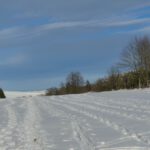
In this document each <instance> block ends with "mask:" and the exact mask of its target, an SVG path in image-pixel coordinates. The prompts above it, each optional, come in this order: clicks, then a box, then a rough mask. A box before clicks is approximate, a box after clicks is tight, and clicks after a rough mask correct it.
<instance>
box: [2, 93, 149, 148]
mask: <svg viewBox="0 0 150 150" xmlns="http://www.w3.org/2000/svg"><path fill="white" fill-rule="evenodd" d="M13 94H14V93H13ZM23 94H24V93H23ZM34 94H35V93H34ZM14 95H15V94H14ZM149 97H150V92H149V91H148V90H133V91H116V92H104V93H87V94H81V95H67V96H51V97H44V96H36V95H34V96H32V93H28V95H26V96H22V95H21V94H20V93H19V97H15V96H14V97H13V98H11V97H9V98H8V99H6V100H1V101H0V150H149V149H150V99H149Z"/></svg>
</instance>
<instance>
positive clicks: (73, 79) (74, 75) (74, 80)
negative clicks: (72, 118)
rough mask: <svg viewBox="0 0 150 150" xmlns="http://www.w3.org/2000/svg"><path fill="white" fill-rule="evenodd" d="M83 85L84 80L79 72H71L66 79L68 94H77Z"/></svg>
mask: <svg viewBox="0 0 150 150" xmlns="http://www.w3.org/2000/svg"><path fill="white" fill-rule="evenodd" d="M83 85H84V79H83V77H82V75H81V74H80V73H79V72H71V73H70V74H69V75H68V76H67V79H66V86H67V88H68V89H69V90H70V93H78V92H79V91H80V87H82V86H83Z"/></svg>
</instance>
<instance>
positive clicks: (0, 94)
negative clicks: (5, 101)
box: [0, 88, 6, 98]
mask: <svg viewBox="0 0 150 150" xmlns="http://www.w3.org/2000/svg"><path fill="white" fill-rule="evenodd" d="M0 98H6V96H5V94H4V92H3V90H2V89H1V88H0Z"/></svg>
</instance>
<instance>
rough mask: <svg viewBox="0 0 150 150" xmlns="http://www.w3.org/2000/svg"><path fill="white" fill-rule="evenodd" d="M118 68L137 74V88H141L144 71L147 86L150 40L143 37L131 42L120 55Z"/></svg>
mask: <svg viewBox="0 0 150 150" xmlns="http://www.w3.org/2000/svg"><path fill="white" fill-rule="evenodd" d="M119 66H120V67H123V68H127V69H128V70H130V71H134V72H137V73H138V76H139V87H141V78H143V71H144V72H145V71H146V77H145V78H146V80H147V85H148V80H149V77H148V72H149V71H150V39H149V38H148V37H147V36H145V37H142V38H137V37H136V38H135V39H134V40H133V41H131V42H130V43H129V45H128V46H127V48H126V49H125V50H124V51H123V53H122V56H121V61H120V63H119Z"/></svg>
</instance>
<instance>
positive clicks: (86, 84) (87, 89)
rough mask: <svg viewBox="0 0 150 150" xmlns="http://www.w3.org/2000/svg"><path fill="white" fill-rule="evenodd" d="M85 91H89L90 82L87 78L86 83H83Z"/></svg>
mask: <svg viewBox="0 0 150 150" xmlns="http://www.w3.org/2000/svg"><path fill="white" fill-rule="evenodd" d="M85 91H86V92H89V91H91V83H90V81H89V80H87V81H86V83H85Z"/></svg>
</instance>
